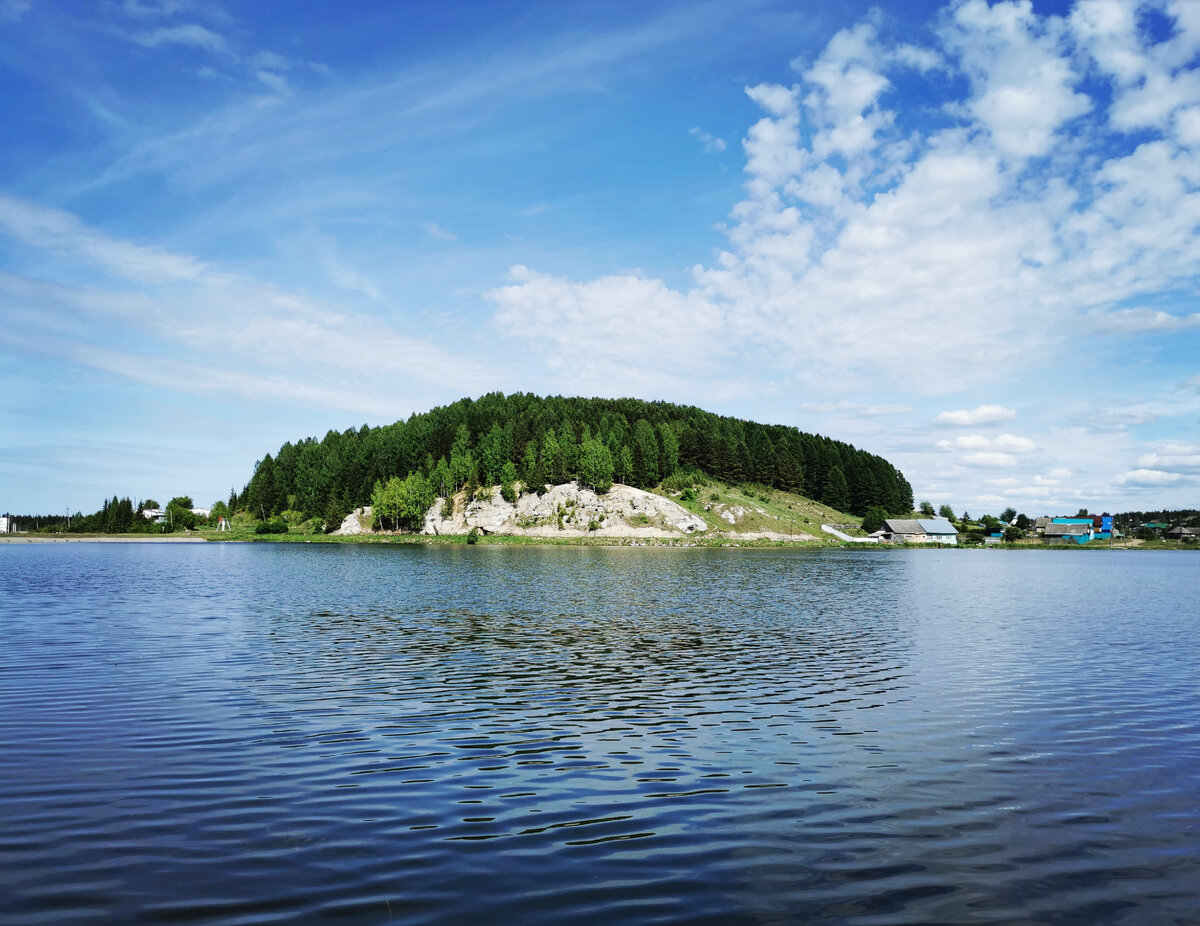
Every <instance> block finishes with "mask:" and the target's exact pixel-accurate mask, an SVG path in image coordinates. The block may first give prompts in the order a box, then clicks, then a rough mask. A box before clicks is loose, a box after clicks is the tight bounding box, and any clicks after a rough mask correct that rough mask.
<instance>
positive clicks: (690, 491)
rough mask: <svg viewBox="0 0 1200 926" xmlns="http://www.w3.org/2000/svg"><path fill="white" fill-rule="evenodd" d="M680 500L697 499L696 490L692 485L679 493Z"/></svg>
mask: <svg viewBox="0 0 1200 926" xmlns="http://www.w3.org/2000/svg"><path fill="white" fill-rule="evenodd" d="M679 500H680V501H683V502H694V501H695V500H696V490H695V489H694V488H693V487H692V486H688V487H687V488H686V489H684V490H683V491H682V492H680V493H679Z"/></svg>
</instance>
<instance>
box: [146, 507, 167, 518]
mask: <svg viewBox="0 0 1200 926" xmlns="http://www.w3.org/2000/svg"><path fill="white" fill-rule="evenodd" d="M165 515H166V512H165V511H163V510H162V509H161V508H143V509H142V517H143V518H145V519H146V520H147V521H157V520H158V519H159V518H161V517H163V516H165Z"/></svg>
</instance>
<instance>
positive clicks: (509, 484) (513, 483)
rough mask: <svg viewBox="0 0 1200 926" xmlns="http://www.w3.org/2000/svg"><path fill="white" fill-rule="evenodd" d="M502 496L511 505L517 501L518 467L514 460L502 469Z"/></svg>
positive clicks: (507, 462) (509, 461) (508, 461)
mask: <svg viewBox="0 0 1200 926" xmlns="http://www.w3.org/2000/svg"><path fill="white" fill-rule="evenodd" d="M500 494H501V495H502V496H503V497H504V500H505V501H506V502H509V503H510V504H511V503H513V502H515V501H516V500H517V467H516V466H515V465H513V461H512V460H507V461H506V462H505V464H504V465H503V466H502V467H500Z"/></svg>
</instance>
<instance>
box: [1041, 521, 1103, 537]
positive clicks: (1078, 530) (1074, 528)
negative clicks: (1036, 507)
mask: <svg viewBox="0 0 1200 926" xmlns="http://www.w3.org/2000/svg"><path fill="white" fill-rule="evenodd" d="M1091 531H1092V525H1090V524H1047V525H1046V536H1047V537H1084V536H1086V535H1087V534H1090V533H1091Z"/></svg>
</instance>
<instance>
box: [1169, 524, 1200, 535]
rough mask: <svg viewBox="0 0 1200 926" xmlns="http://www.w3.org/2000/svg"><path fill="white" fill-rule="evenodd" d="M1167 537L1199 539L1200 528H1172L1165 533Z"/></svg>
mask: <svg viewBox="0 0 1200 926" xmlns="http://www.w3.org/2000/svg"><path fill="white" fill-rule="evenodd" d="M1167 536H1168V537H1200V527H1183V526H1182V525H1180V526H1178V527H1172V528H1171V529H1170V530H1169V531H1167Z"/></svg>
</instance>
